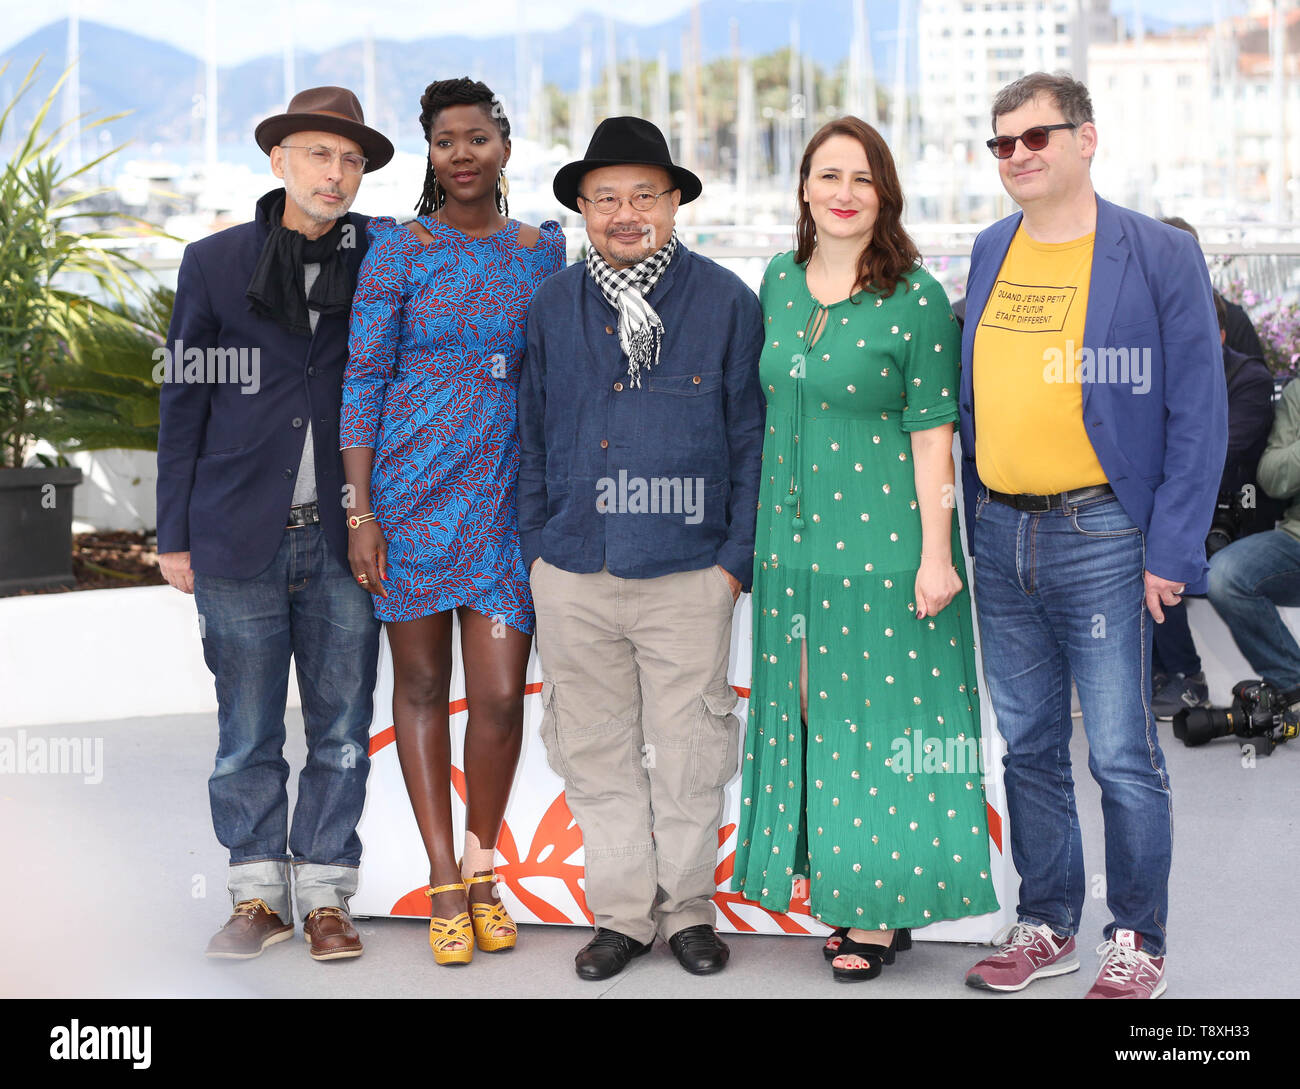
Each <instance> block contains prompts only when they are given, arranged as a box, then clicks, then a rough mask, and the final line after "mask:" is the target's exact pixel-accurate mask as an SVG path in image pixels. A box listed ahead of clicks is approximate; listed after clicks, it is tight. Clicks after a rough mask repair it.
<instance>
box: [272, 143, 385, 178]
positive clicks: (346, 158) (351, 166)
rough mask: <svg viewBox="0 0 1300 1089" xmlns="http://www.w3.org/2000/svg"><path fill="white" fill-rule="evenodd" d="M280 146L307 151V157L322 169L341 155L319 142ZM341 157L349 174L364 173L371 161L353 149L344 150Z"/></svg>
mask: <svg viewBox="0 0 1300 1089" xmlns="http://www.w3.org/2000/svg"><path fill="white" fill-rule="evenodd" d="M280 146H281V147H288V148H296V149H298V150H299V151H305V152H306V153H307V158H309V159H310V160H311V161H312V164H313V165H314V166H319V167H321V168H322V169H324V168H325V167H328V166H329V165H330V164H331V163H333V162H334V157H335V156H336V155H339V153H338V152H336V151H335V150H334V149H333V148H331V147H321V146H320V145H319V144H315V145H313V146H312V147H308V146H307V145H306V144H281V145H280ZM339 158H341V159H342V160H343V169H344V170H345V171H347V173H349V174H361V173H363V172H364V171H365V169H366V163H368V162H369V161H370V160H369V159H367V158H366V157H365V156H364V155H357V154H355V153H353V152H351V151H345V152H343V154H342V155H339Z"/></svg>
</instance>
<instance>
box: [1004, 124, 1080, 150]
mask: <svg viewBox="0 0 1300 1089" xmlns="http://www.w3.org/2000/svg"><path fill="white" fill-rule="evenodd" d="M1078 127H1079V126H1078V125H1071V124H1069V123H1068V122H1066V123H1064V124H1060V125H1035V126H1034V127H1033V128H1032V129H1025V131H1024V132H1022V133H1021V134H1020V135H1019V136H995V137H993V139H992V140H989V141H988V142H987V143H986V144H985V146H986V147H987V148H988V149H989V150H990V151H991V152H993V154H994V155H996V156H997V157H998V158H999V159H1009V158H1011V156H1012V155H1014V154H1015V152H1016V141H1017V140H1020V141H1022V142H1023V143H1024V145H1025V147H1027V148H1028V149H1029V150H1030V151H1042V150H1043V148H1045V147H1046V146H1047V140H1048V136H1047V134H1048V133H1049V132H1055V131H1056V130H1057V129H1077V128H1078Z"/></svg>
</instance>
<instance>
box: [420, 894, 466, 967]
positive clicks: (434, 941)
mask: <svg viewBox="0 0 1300 1089" xmlns="http://www.w3.org/2000/svg"><path fill="white" fill-rule="evenodd" d="M457 889H460V891H461V892H465V891H466V890H465V884H464V882H458V883H457V884H455V885H439V886H438V887H437V888H436V889H435V888H428V889H425V890H424V895H425V896H428V897H430V898H432V897H434V896H437V895H438V893H440V892H454V891H455V890H457ZM457 945H459V946H460V948H459V949H457V948H454V947H455V946H457ZM448 946H452V947H453V948H450V949H449V948H448ZM429 948H430V949H432V950H433V959H434V960H435V961H437V962H438V963H439V964H468V963H469V962H470V961H472V960H473V959H474V931H473V929H472V926H471V923H470V919H469V912H467V911H462V912H461V913H460V914H459V915H457V916H456V917H455V918H454V919H442V918H439V917H438V916H437V915H432V914H431V915H430V918H429Z"/></svg>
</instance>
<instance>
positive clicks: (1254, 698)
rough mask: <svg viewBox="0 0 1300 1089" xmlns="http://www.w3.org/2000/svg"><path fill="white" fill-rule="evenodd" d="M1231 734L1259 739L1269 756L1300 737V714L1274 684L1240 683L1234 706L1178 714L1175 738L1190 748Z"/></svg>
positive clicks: (1258, 746)
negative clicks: (1285, 743) (1274, 750)
mask: <svg viewBox="0 0 1300 1089" xmlns="http://www.w3.org/2000/svg"><path fill="white" fill-rule="evenodd" d="M1229 734H1231V735H1233V736H1234V737H1239V738H1242V739H1243V740H1245V739H1257V740H1256V741H1255V744H1256V752H1257V753H1258V754H1259V755H1260V756H1269V755H1271V754H1272V752H1273V749H1274V747H1276V746H1277V745H1279V744H1281V743H1282V742H1283V741H1290V740H1291V738H1293V737H1296V736H1297V735H1300V714H1298V713H1297V712H1296V711H1295V710H1293V709H1292V708H1291V707H1290V706H1289V705H1288V704H1287V703H1286V700H1285V699H1284V698H1283V696H1282V693H1281V692H1279V691H1278V690H1277V689H1276V688H1274V687H1273V686H1272V685H1271V684H1267V683H1266V682H1264V681H1239V682H1237V684H1235V685H1234V686H1233V689H1232V706H1231V707H1229V708H1227V709H1224V708H1221V707H1208V708H1203V707H1193V708H1188V709H1187V710H1184V711H1179V712H1178V714H1176V715H1174V737H1176V738H1178V739H1179V740H1180V741H1181V742H1182V743H1183V744H1184V745H1186V746H1187V747H1188V748H1194V747H1195V746H1197V745H1204V744H1205V743H1206V742H1207V741H1213V740H1214V739H1215V738H1216V737H1227V736H1228V735H1229Z"/></svg>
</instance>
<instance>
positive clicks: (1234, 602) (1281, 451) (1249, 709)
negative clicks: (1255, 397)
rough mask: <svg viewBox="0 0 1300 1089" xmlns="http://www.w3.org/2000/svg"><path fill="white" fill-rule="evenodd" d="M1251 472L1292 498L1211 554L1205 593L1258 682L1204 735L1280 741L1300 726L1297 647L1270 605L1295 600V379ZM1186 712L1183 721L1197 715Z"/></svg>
mask: <svg viewBox="0 0 1300 1089" xmlns="http://www.w3.org/2000/svg"><path fill="white" fill-rule="evenodd" d="M1256 479H1257V480H1258V481H1259V486H1260V487H1261V488H1262V489H1263V490H1264V492H1265V493H1266V494H1267V495H1270V496H1272V497H1273V498H1274V499H1279V500H1291V501H1292V502H1291V504H1290V506H1289V507H1287V509H1286V511H1285V513H1284V514H1283V516H1282V521H1281V524H1280V525H1279V526H1278V527H1277V528H1276V529H1270V530H1267V531H1264V532H1261V533H1255V534H1253V535H1251V536H1248V537H1242V538H1240V539H1238V540H1236V541H1234V542H1233V543H1232V544H1230V545H1228V546H1227V547H1226V548H1223V549H1222V550H1221V551H1219V552H1216V553H1215V554H1214V556H1213V557H1212V558H1211V560H1210V590H1209V598H1210V602H1211V604H1212V605H1213V606H1214V608H1215V610H1216V611H1217V612H1218V614H1219V615H1220V616H1221V617H1222V618H1223V620H1224V623H1226V624H1227V625H1228V630H1229V631H1231V632H1232V637H1233V639H1234V640H1236V643H1237V647H1238V648H1239V649H1240V650H1241V653H1242V654H1243V655H1245V657H1246V660H1247V661H1248V662H1249V663H1250V667H1251V669H1253V670H1255V671H1256V672H1257V673H1258V674H1259V675H1260V677H1262V678H1263V683H1262V684H1257V683H1255V682H1251V681H1243V682H1242V683H1241V684H1238V685H1237V686H1236V687H1235V688H1234V689H1233V697H1234V704H1233V709H1232V712H1231V713H1235V716H1236V721H1232V722H1228V723H1226V724H1225V723H1215V724H1214V725H1215V729H1214V732H1213V733H1211V734H1210V735H1209V736H1221V735H1222V734H1223V733H1228V732H1232V733H1236V734H1240V735H1250V734H1261V733H1265V734H1268V735H1269V736H1271V732H1272V731H1274V730H1276V731H1277V732H1278V734H1279V735H1280V736H1279V737H1278V738H1277V739H1278V740H1281V739H1285V738H1287V737H1294V736H1296V732H1297V727H1298V726H1300V646H1297V644H1296V639H1295V636H1294V635H1293V634H1292V632H1291V630H1290V629H1289V628H1288V627H1287V625H1286V623H1285V622H1284V621H1283V620H1282V616H1281V614H1280V613H1279V612H1278V606H1282V605H1284V606H1296V605H1300V382H1292V383H1291V384H1290V385H1288V386H1287V387H1286V388H1285V389H1284V390H1283V391H1282V399H1281V400H1280V401H1279V402H1278V404H1277V408H1276V412H1275V416H1274V420H1273V428H1272V431H1271V433H1270V434H1269V437H1268V442H1267V445H1266V446H1265V448H1264V453H1263V456H1262V457H1261V458H1260V459H1259V467H1258V469H1257V471H1256ZM1231 713H1230V714H1231ZM1193 716H1195V717H1194V718H1189V720H1188V722H1187V726H1188V727H1196V726H1197V725H1198V724H1199V723H1200V721H1201V719H1202V717H1203V716H1202V714H1201V713H1199V712H1193ZM1243 720H1244V721H1243ZM1205 725H1206V726H1209V725H1210V724H1209V723H1206V724H1205ZM1243 727H1244V728H1243ZM1209 736H1206V737H1203V738H1201V737H1200V736H1199V732H1196V731H1193V732H1189V734H1188V736H1187V737H1186V738H1184V740H1185V741H1186V742H1187V744H1189V745H1190V744H1195V743H1196V741H1197V740H1209Z"/></svg>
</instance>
